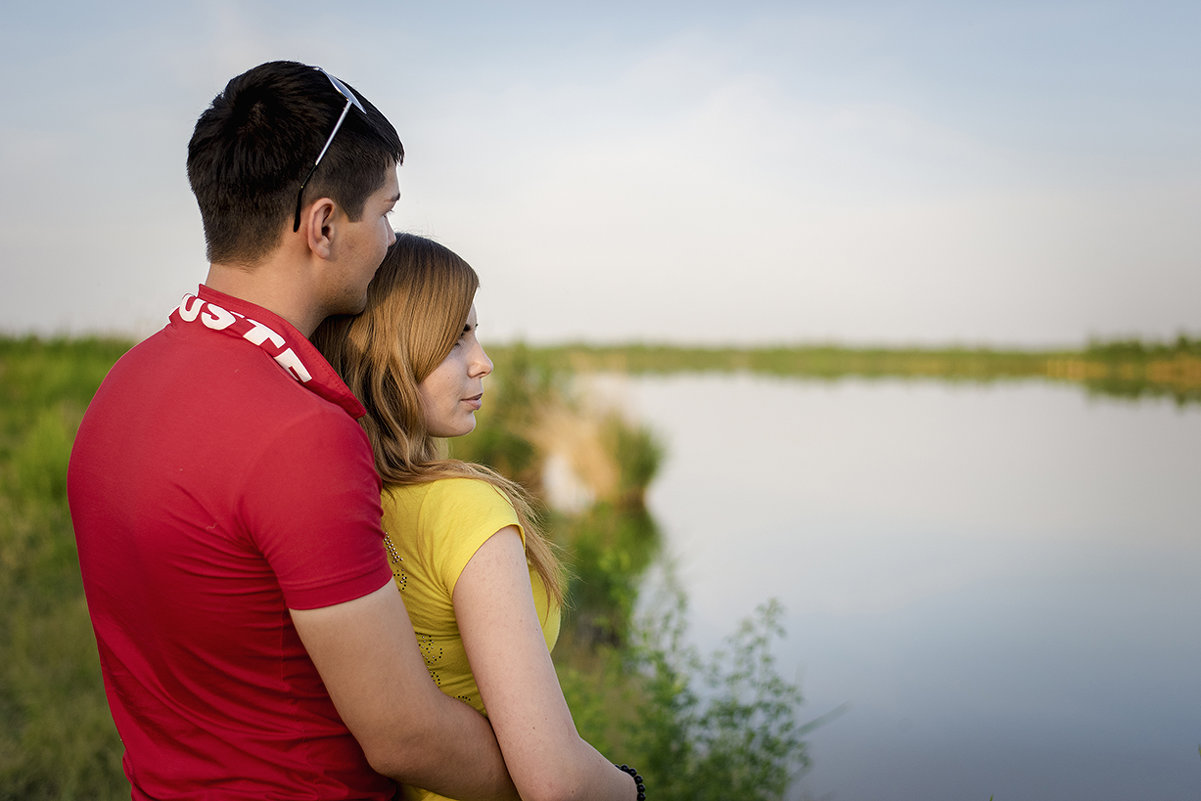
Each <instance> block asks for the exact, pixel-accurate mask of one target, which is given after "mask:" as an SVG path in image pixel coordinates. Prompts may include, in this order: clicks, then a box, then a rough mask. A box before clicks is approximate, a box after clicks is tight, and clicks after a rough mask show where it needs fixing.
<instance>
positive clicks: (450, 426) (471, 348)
mask: <svg viewBox="0 0 1201 801" xmlns="http://www.w3.org/2000/svg"><path fill="white" fill-rule="evenodd" d="M477 326H478V323H477V322H476V316H475V306H474V305H472V307H471V312H470V313H469V314H468V315H467V324H466V325H465V326H463V331H462V334H461V336H460V337H459V340H458V341H457V342H455V345H454V347H453V348H451V350H450V353H449V354H447V356H446V358H445V359H443V360H442V363H441V364H439V365H438V366H437V367H435V368H434V372H432V373H430V374H429V375H427V376H426V377H425V380H424V381H422V382H421V383H420V384H418V385H417V392H418V394H419V395H420V396H421V410H422V412H423V413H424V415H425V426H426V428H427V429H428V430H429V433H430V434H431V435H432V436H435V437H461V436H463V435H464V434H470V433H471V432H472V431H473V430H474V429H475V413H476V412H477V411H479V408H480V406H482V405H483V399H484V376H486V375H488V374H489V373H491V372H492V360H491V359H489V358H488V354H486V353H484V348H483V347H482V346H481V345H480V342H479V340H478V339H476V337H475V330H476V327H477Z"/></svg>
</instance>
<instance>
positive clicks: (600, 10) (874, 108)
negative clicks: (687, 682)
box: [0, 0, 1201, 347]
mask: <svg viewBox="0 0 1201 801" xmlns="http://www.w3.org/2000/svg"><path fill="white" fill-rule="evenodd" d="M3 2H4V6H5V9H4V15H3V25H2V27H0V70H2V71H3V74H4V75H6V76H8V79H7V80H6V84H7V85H6V91H5V102H4V103H3V104H0V187H2V188H3V191H0V219H2V220H3V221H4V223H5V224H4V225H3V226H0V331H2V332H6V333H35V334H40V335H47V336H49V335H60V334H66V335H84V334H117V335H123V336H125V335H132V336H143V335H146V334H149V333H151V332H152V331H154V330H156V329H157V328H159V327H161V326H162V325H163V324H164V323H165V321H166V317H167V314H168V313H169V312H170V310H171V308H172V307H173V306H174V305H175V304H176V303H177V302H178V301H179V299H180V297H181V296H182V295H183V294H184V293H185V292H189V291H194V290H195V288H196V285H197V284H198V283H200V282H201V281H203V280H204V276H205V273H206V272H207V269H208V264H207V262H206V260H205V257H204V239H203V233H202V230H201V223H200V216H199V212H198V211H197V209H196V205H195V202H194V200H193V198H192V195H191V192H190V190H189V188H188V184H187V177H186V174H185V168H184V162H185V155H186V148H187V142H188V139H189V137H190V136H191V130H192V126H193V125H194V123H195V120H196V118H197V116H199V114H200V113H201V111H203V110H204V108H205V107H206V106H207V105H208V103H209V102H210V101H211V100H212V98H213V96H214V95H216V94H217V93H218V92H219V91H220V90H221V89H222V88H223V86H224V85H225V83H226V81H227V80H228V79H229V78H231V77H233V76H234V75H236V74H238V73H240V72H243V71H244V70H246V69H249V68H250V67H253V66H255V65H256V64H259V63H261V62H264V61H270V60H274V59H291V60H297V61H303V62H306V63H311V64H319V65H321V66H322V67H324V68H325V69H327V70H329V71H330V72H332V73H334V74H336V75H338V76H340V77H342V78H343V79H345V80H347V81H348V82H350V83H351V84H353V85H354V87H355V88H356V89H357V90H359V91H360V92H361V93H362V94H364V95H365V96H367V97H368V98H370V99H371V101H372V102H373V103H375V105H376V106H378V107H379V108H380V109H381V110H382V111H383V112H384V113H385V114H386V115H387V116H388V117H389V118H390V119H391V120H392V122H393V123H394V124H395V126H396V128H397V130H398V131H399V133H400V136H401V139H402V141H403V142H404V146H405V152H406V159H405V164H404V165H403V166H402V167H401V168H400V171H399V176H400V183H401V192H402V199H401V201H400V204H399V205H398V207H397V212H396V214H395V215H394V216H393V224H394V226H395V227H396V228H397V229H398V230H404V231H410V232H414V233H418V234H422V235H425V236H429V237H432V238H434V239H437V240H438V241H440V242H442V243H443V244H445V245H447V246H448V247H450V248H451V249H453V250H455V251H456V252H458V253H459V254H460V255H462V256H463V257H464V258H465V259H467V261H469V262H470V263H471V264H472V265H473V266H474V267H475V268H476V270H477V272H479V274H480V276H481V280H482V283H483V286H482V288H481V290H480V293H479V295H478V296H477V307H478V309H479V316H480V323H481V330H480V336H481V339H483V340H485V342H487V341H488V340H492V341H497V342H500V341H505V342H508V341H514V340H517V339H521V340H525V341H527V342H531V343H535V344H544V343H553V342H565V341H585V342H594V343H624V342H634V341H648V342H672V343H681V344H707V345H760V344H789V343H813V342H841V343H845V344H883V345H895V346H904V345H946V344H957V345H968V346H994V347H1043V346H1060V345H1066V346H1074V345H1081V344H1084V343H1085V342H1086V341H1087V340H1089V339H1091V338H1102V339H1105V338H1115V337H1123V338H1124V337H1130V336H1139V337H1143V338H1150V339H1155V338H1169V337H1175V336H1176V335H1177V334H1178V333H1181V332H1184V333H1189V334H1193V335H1197V334H1201V314H1199V311H1198V300H1199V299H1201V225H1198V224H1197V218H1198V216H1201V47H1198V44H1197V43H1198V42H1199V41H1201V4H1198V3H1196V2H1193V1H1192V0H1188V2H1158V1H1157V0H1138V1H1137V2H1135V1H1133V0H1131V1H1127V0H1122V1H1120V2H1107V1H1106V0H1092V1H1090V2H1074V1H1072V2H1056V0H1043V1H1042V2H1027V0H1005V2H999V1H998V2H962V1H961V0H960V1H954V2H934V1H930V2H926V1H924V0H905V1H901V0H898V1H897V2H886V1H885V0H876V1H874V2H873V1H871V0H814V1H813V2H805V1H804V0H797V1H794V2H770V1H769V0H745V1H744V2H741V3H711V2H704V0H698V1H696V2H688V3H683V2H647V0H642V2H627V0H615V2H607V3H603V4H601V3H587V4H585V3H572V2H515V3H499V2H495V3H483V2H455V0H450V1H449V2H440V3H408V2H399V1H398V0H380V1H379V2H375V1H374V0H346V1H345V2H341V3H336V4H329V3H314V2H309V0H294V2H286V3H285V2H269V1H268V0H237V1H236V2H233V1H228V0H177V1H176V2H172V3H162V2H158V0H153V1H148V2H120V1H119V0H117V1H116V2H109V3H103V4H101V3H85V2H71V1H70V0H67V1H66V2H59V3H53V4H51V3H18V2H15V0H3Z"/></svg>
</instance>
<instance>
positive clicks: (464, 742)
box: [68, 62, 515, 801]
mask: <svg viewBox="0 0 1201 801" xmlns="http://www.w3.org/2000/svg"><path fill="white" fill-rule="evenodd" d="M403 156H404V153H403V149H402V147H401V143H400V140H399V139H398V138H397V135H396V131H395V130H394V129H393V127H392V125H391V124H390V123H389V122H388V121H387V119H386V118H385V117H384V116H383V115H382V114H381V113H380V112H379V111H378V110H377V109H376V108H375V107H374V106H373V105H371V103H369V102H367V101H366V100H365V99H363V98H362V97H360V96H358V95H357V94H356V93H355V92H354V91H353V89H351V88H349V87H347V86H346V85H344V84H342V83H341V82H340V81H338V80H337V79H336V78H334V77H333V76H331V75H328V74H327V73H325V72H324V71H323V70H321V69H320V68H315V67H309V66H305V65H302V64H296V63H292V62H272V63H268V64H263V65H261V66H259V67H256V68H254V69H252V70H250V71H248V72H246V73H244V74H242V75H240V76H238V77H236V78H234V79H233V80H231V81H230V82H229V84H228V85H227V86H226V87H225V90H224V91H223V92H222V93H221V94H220V95H218V96H217V97H216V98H215V99H214V100H213V103H212V105H211V106H210V107H209V108H208V109H207V110H206V111H205V112H204V114H203V115H201V117H200V119H199V120H198V122H197V123H196V128H195V131H194V133H193V136H192V140H191V142H190V144H189V148H188V177H189V180H190V181H191V184H192V189H193V192H194V193H195V195H196V198H197V201H198V203H199V205H200V211H201V217H202V219H203V222H204V230H205V239H206V242H207V247H208V258H209V261H210V262H211V266H210V269H209V273H208V277H207V279H206V281H205V284H204V285H203V286H201V288H200V290H199V292H198V293H197V295H195V296H186V297H185V298H184V300H183V302H181V303H180V305H179V307H178V308H176V309H175V310H174V311H173V312H172V313H171V315H170V319H169V322H168V325H167V326H166V328H164V329H163V330H162V331H160V332H159V333H157V334H155V335H153V336H151V337H150V338H149V339H147V340H146V341H144V342H142V343H141V344H139V345H138V346H136V347H135V348H133V349H132V350H131V351H130V352H129V353H127V354H126V355H125V356H124V357H122V359H121V360H120V361H119V362H118V363H117V364H116V365H115V366H114V367H113V369H112V371H111V372H110V373H109V375H108V377H107V378H106V379H105V381H104V383H103V384H102V385H101V387H100V389H99V390H98V391H97V393H96V396H95V398H94V399H93V401H92V403H91V405H90V406H89V408H88V411H87V413H86V415H85V417H84V420H83V423H82V424H81V426H80V429H79V433H78V436H77V438H76V441H75V446H74V450H73V452H72V456H71V464H70V469H69V473H68V495H69V499H70V504H71V514H72V517H73V520H74V524H75V533H76V539H77V542H78V546H79V558H80V566H81V569H82V574H83V581H84V589H85V592H86V594H87V599H88V607H89V611H90V613H91V616H92V622H93V626H94V628H95V632H96V639H97V643H98V646H99V650H100V660H101V667H102V670H103V674H104V680H105V689H106V692H107V695H108V700H109V705H110V707H111V709H112V713H113V718H114V721H115V722H116V725H117V730H118V732H119V733H120V735H121V738H122V740H123V741H124V744H125V749H126V752H125V758H124V766H125V772H126V775H127V776H128V777H129V780H130V782H131V784H132V786H133V798H134V799H151V798H153V799H168V798H171V799H176V798H180V799H182V798H189V799H191V798H223V799H250V798H253V799H256V801H258V799H262V798H279V799H286V798H320V799H344V798H356V799H358V798H364V799H367V798H370V799H385V798H392V797H393V795H394V794H395V792H396V787H395V784H394V783H393V781H392V780H393V779H395V780H398V781H403V782H408V783H412V784H416V785H419V786H422V787H428V788H430V789H434V790H437V791H439V792H442V793H444V794H447V795H450V796H453V797H456V798H488V797H515V792H514V790H513V787H512V784H511V782H510V781H509V779H508V775H507V773H506V772H505V769H504V763H503V760H502V758H501V755H500V752H499V750H498V748H497V745H496V740H495V738H494V737H493V735H492V731H491V729H490V728H489V726H488V724H487V721H486V720H485V719H484V718H483V717H481V716H480V715H478V714H477V713H476V712H475V711H474V710H472V709H470V708H469V707H467V706H466V705H465V704H462V703H459V702H458V701H455V700H452V699H450V698H448V697H446V696H445V695H443V694H442V693H441V692H440V691H439V690H438V689H437V688H436V687H435V686H434V684H433V683H432V681H431V680H430V678H429V674H428V672H427V671H426V667H425V664H424V662H423V660H422V658H421V656H420V655H419V652H418V649H417V645H416V641H415V637H414V635H413V630H412V628H411V626H410V625H409V622H408V617H407V616H406V614H405V610H404V607H403V605H402V603H401V600H400V595H399V593H398V592H397V590H396V587H395V585H394V583H393V580H392V573H391V570H390V569H389V567H388V564H387V560H386V557H385V555H384V550H383V547H382V539H383V532H382V531H381V530H380V522H379V520H380V506H379V490H380V485H379V479H378V478H377V476H376V474H375V470H374V468H373V462H372V456H371V450H370V446H369V445H368V443H367V440H366V437H365V436H364V434H363V432H362V430H361V429H360V428H359V426H358V424H357V423H356V422H355V418H356V417H358V416H360V415H362V413H363V409H362V406H361V405H360V404H359V402H358V401H357V400H356V399H355V398H354V397H353V396H352V395H351V394H350V392H349V390H347V389H346V386H345V385H344V384H343V383H342V382H341V381H340V380H339V379H338V378H337V376H336V375H335V374H334V372H333V370H332V369H331V368H330V367H329V365H328V364H326V363H325V361H324V360H323V359H322V358H321V356H320V355H319V354H318V353H317V352H316V351H315V350H314V349H313V347H312V346H311V345H310V344H309V342H308V340H307V339H306V337H307V336H308V335H309V334H311V333H312V331H313V329H314V328H315V327H316V326H317V324H318V323H320V322H321V320H322V319H324V318H325V317H327V316H329V315H331V314H345V313H355V312H358V311H361V310H362V307H363V304H364V302H365V297H366V290H367V284H368V283H369V281H370V280H371V277H372V275H373V274H374V273H375V271H376V268H377V267H378V266H379V263H380V261H381V260H382V258H383V256H384V254H385V252H386V251H387V248H388V247H389V245H390V244H391V243H392V241H393V232H392V228H391V225H390V224H389V222H388V220H387V215H388V213H389V212H390V211H391V209H392V207H393V205H394V204H395V203H396V202H397V200H398V199H399V188H398V184H397V178H396V168H397V166H398V165H399V163H400V162H401V161H402V160H403ZM373 769H374V770H373ZM377 771H378V772H377ZM380 774H385V775H384V776H381V775H380ZM385 776H387V777H391V778H385Z"/></svg>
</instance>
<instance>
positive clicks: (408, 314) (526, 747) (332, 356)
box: [313, 234, 644, 801]
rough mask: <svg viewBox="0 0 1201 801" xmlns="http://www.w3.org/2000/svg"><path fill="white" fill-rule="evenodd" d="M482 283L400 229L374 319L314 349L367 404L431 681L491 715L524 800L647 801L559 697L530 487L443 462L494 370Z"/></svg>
mask: <svg viewBox="0 0 1201 801" xmlns="http://www.w3.org/2000/svg"><path fill="white" fill-rule="evenodd" d="M478 286H479V279H478V277H477V276H476V274H475V271H474V270H472V269H471V267H470V266H469V265H468V264H467V263H466V262H465V261H463V260H462V259H461V258H459V257H458V256H457V255H455V254H454V253H452V252H451V251H450V250H448V249H447V248H445V247H442V246H441V245H439V244H437V243H435V242H432V241H430V240H428V239H423V238H421V237H417V236H413V235H409V234H398V235H397V237H396V244H395V245H394V246H393V247H392V249H391V250H390V251H389V252H388V255H387V257H386V258H385V259H384V263H383V264H382V265H381V266H380V269H379V272H378V273H376V276H375V278H374V280H373V281H372V282H371V286H370V288H369V289H368V292H367V307H366V309H365V310H364V312H363V313H362V314H361V315H359V316H357V317H354V318H346V317H340V318H332V319H330V320H328V321H326V322H325V323H324V324H323V325H322V326H321V327H320V328H319V329H318V330H317V332H316V333H315V334H314V336H313V342H314V344H316V345H317V347H318V348H319V349H320V350H321V351H322V353H324V354H325V356H326V358H327V359H328V360H329V362H330V364H332V365H333V367H334V369H335V370H337V371H338V373H339V374H340V375H341V376H342V378H343V379H344V380H345V381H346V383H347V385H348V386H349V387H350V389H351V390H352V391H353V392H354V394H355V395H356V396H357V397H358V398H359V400H360V401H362V403H363V405H364V406H365V407H366V409H367V414H366V415H365V416H364V417H363V418H362V420H361V422H362V424H363V427H364V429H365V430H366V432H367V435H368V437H369V439H370V440H371V445H372V448H373V450H374V452H375V464H376V468H377V469H378V470H379V473H380V476H381V477H382V478H383V481H384V493H383V499H382V503H383V510H384V530H385V532H387V534H388V536H387V538H386V539H385V545H386V547H387V551H388V559H389V561H390V562H391V563H392V569H393V573H394V575H395V576H396V582H397V585H398V586H399V587H400V590H401V593H402V595H403V596H404V599H405V607H406V608H407V609H408V612H409V617H410V618H411V619H412V622H413V628H414V630H415V631H416V633H417V641H418V643H419V644H420V646H421V649H422V653H423V655H424V657H425V661H426V665H427V666H428V667H429V670H430V675H431V676H433V678H434V680H435V682H437V683H438V685H439V687H441V689H442V691H443V692H445V693H446V694H448V695H451V696H454V697H458V698H460V699H462V700H463V701H465V702H467V703H469V704H471V705H472V706H474V707H475V708H476V709H478V710H480V711H481V712H484V713H485V714H487V715H488V718H489V720H490V721H491V723H492V728H493V731H495V733H496V738H497V742H499V744H500V747H501V751H502V753H503V754H504V758H505V763H506V765H507V766H508V768H509V773H510V775H511V776H512V778H513V782H514V784H515V785H516V786H517V789H518V791H519V792H520V794H521V796H522V798H524V799H527V801H529V800H530V799H558V798H573V799H623V800H631V799H635V798H639V799H641V798H643V797H644V795H643V792H642V790H641V786H642V782H641V778H640V777H637V775H636V774H635V773H634V772H633V770H632V769H629V768H626V767H625V766H622V767H621V768H617V767H615V766H614V765H613V764H612V763H611V762H609V761H607V760H606V759H605V758H604V757H603V756H601V754H600V753H599V752H597V751H596V749H595V748H593V747H592V746H591V745H589V744H588V743H586V742H584V740H583V739H581V738H580V736H579V733H578V732H577V731H576V728H575V724H574V722H573V721H572V718H571V713H570V711H569V710H568V708H567V703H566V701H565V700H564V699H563V693H562V690H561V689H560V688H559V683H558V679H557V677H556V676H555V670H554V665H553V664H552V663H551V659H550V650H549V649H550V648H551V647H553V646H554V642H555V639H556V638H557V636H558V631H559V612H560V609H561V606H562V602H563V588H562V580H561V577H560V569H559V564H558V562H557V560H556V558H555V555H554V552H553V551H552V549H551V547H550V545H549V543H548V542H547V541H546V539H544V537H543V536H542V535H541V533H540V532H539V531H538V530H537V528H536V527H535V525H534V523H533V521H532V516H531V512H530V505H529V502H528V498H527V496H526V494H525V492H524V491H523V490H522V489H521V487H519V486H518V485H517V484H515V483H514V482H512V481H509V480H508V479H505V478H504V477H502V476H500V475H497V474H496V473H495V472H493V471H491V470H489V469H487V468H485V467H483V466H481V465H476V464H470V463H466V462H462V461H459V460H454V459H446V458H443V457H442V456H441V454H440V448H439V441H438V440H439V438H444V437H458V436H462V435H464V434H468V433H470V432H471V431H472V430H474V428H475V412H476V411H477V410H478V409H479V408H480V407H481V404H482V399H483V394H484V389H483V380H484V378H485V377H486V376H487V375H488V374H489V373H491V372H492V362H491V361H490V360H489V359H488V356H487V354H485V353H484V349H483V348H482V347H481V346H480V343H479V341H478V340H477V339H476V327H477V323H476V313H475V306H474V298H475V291H476V289H477V288H478ZM406 794H407V795H406V797H407V798H410V799H431V798H437V796H434V795H433V794H432V793H429V792H426V791H423V790H419V789H416V788H406Z"/></svg>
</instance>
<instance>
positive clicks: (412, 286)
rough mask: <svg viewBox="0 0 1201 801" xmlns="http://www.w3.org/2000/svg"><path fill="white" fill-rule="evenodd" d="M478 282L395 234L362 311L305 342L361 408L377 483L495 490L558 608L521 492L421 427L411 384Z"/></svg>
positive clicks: (553, 577) (558, 587)
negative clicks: (447, 482)
mask: <svg viewBox="0 0 1201 801" xmlns="http://www.w3.org/2000/svg"><path fill="white" fill-rule="evenodd" d="M479 283H480V282H479V277H478V276H477V275H476V273H475V270H473V269H471V265H469V264H468V263H467V262H465V261H463V259H461V258H460V257H459V256H458V255H457V254H455V253H454V252H452V251H451V250H450V249H448V248H446V247H443V246H442V245H439V244H438V243H437V242H433V241H431V240H429V239H425V238H424V237H420V236H415V235H413V234H397V235H396V244H395V245H393V246H392V248H391V249H390V250H389V251H388V255H387V256H386V257H385V258H384V262H383V264H382V265H380V268H379V271H378V272H377V273H376V274H375V278H374V279H372V281H371V285H370V286H369V287H368V289H367V307H366V308H365V309H364V311H363V313H362V314H360V315H357V316H354V317H331V318H329V319H328V320H326V321H325V322H324V323H322V324H321V325H320V326H319V327H318V328H317V330H316V332H314V334H313V337H312V342H313V344H314V345H316V346H317V348H318V350H320V351H321V353H322V354H323V355H324V356H325V358H326V359H327V360H328V361H329V363H330V364H331V365H332V366H333V368H334V370H336V371H337V372H338V375H340V376H341V377H342V380H343V381H345V382H346V385H347V386H348V387H350V391H351V392H353V393H354V395H355V397H356V398H358V399H359V401H360V402H361V403H362V404H363V406H364V407H365V408H366V409H367V414H366V415H364V416H363V417H362V418H361V419H360V420H359V422H360V423H361V424H362V426H363V429H364V430H365V431H366V432H367V438H368V439H369V440H371V448H372V450H373V451H374V454H375V467H376V470H378V471H379V474H380V478H382V479H383V481H384V483H385V484H396V485H411V484H424V483H426V482H430V481H436V480H437V479H440V478H476V479H480V480H482V481H486V482H488V483H489V484H491V485H492V486H494V487H496V488H497V489H498V490H500V492H501V493H503V494H504V495H505V497H507V498H508V499H509V501H510V502H511V503H512V504H513V508H514V509H515V510H516V511H517V520H518V522H519V523H521V527H522V529H523V530H524V532H525V548H526V558H527V559H528V560H529V562H530V565H531V566H532V567H533V568H534V570H535V571H537V573H538V575H539V576H540V577H541V578H542V582H543V584H545V585H546V589H547V593H548V594H549V595H550V597H551V598H553V599H554V600H555V601H556V602H557V603H560V604H561V603H562V602H563V578H562V569H561V567H560V564H559V560H558V558H557V557H556V555H555V552H554V549H553V547H552V546H551V544H550V542H549V541H548V540H547V539H546V537H545V535H543V533H542V531H541V530H540V529H539V527H538V524H537V519H536V517H535V515H534V511H533V508H532V505H531V501H530V496H529V493H527V492H526V490H525V489H524V488H523V487H522V486H521V485H520V484H517V483H516V482H514V481H510V480H509V479H507V478H505V477H504V476H502V475H500V474H498V473H496V472H495V471H493V470H491V469H489V468H487V467H484V466H483V465H479V464H474V463H472V462H464V461H462V460H459V459H448V458H445V456H444V455H443V453H442V450H441V447H440V443H439V441H438V440H437V439H435V438H434V437H433V436H431V435H430V433H429V430H428V429H427V428H426V425H425V416H424V414H423V410H422V407H421V396H420V394H419V393H418V390H417V387H418V385H419V384H420V383H421V382H422V381H424V380H425V378H426V376H428V375H429V374H430V373H432V372H433V371H434V369H435V368H436V367H437V366H438V365H440V364H441V363H442V361H443V360H444V359H445V358H446V357H447V355H448V354H449V353H450V351H451V348H452V347H453V346H454V344H455V342H456V341H457V340H458V339H459V337H460V336H461V335H462V332H463V327H464V326H465V325H466V324H467V317H468V315H469V314H470V312H471V304H472V303H473V302H474V300H475V292H476V290H477V289H478V288H479Z"/></svg>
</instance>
